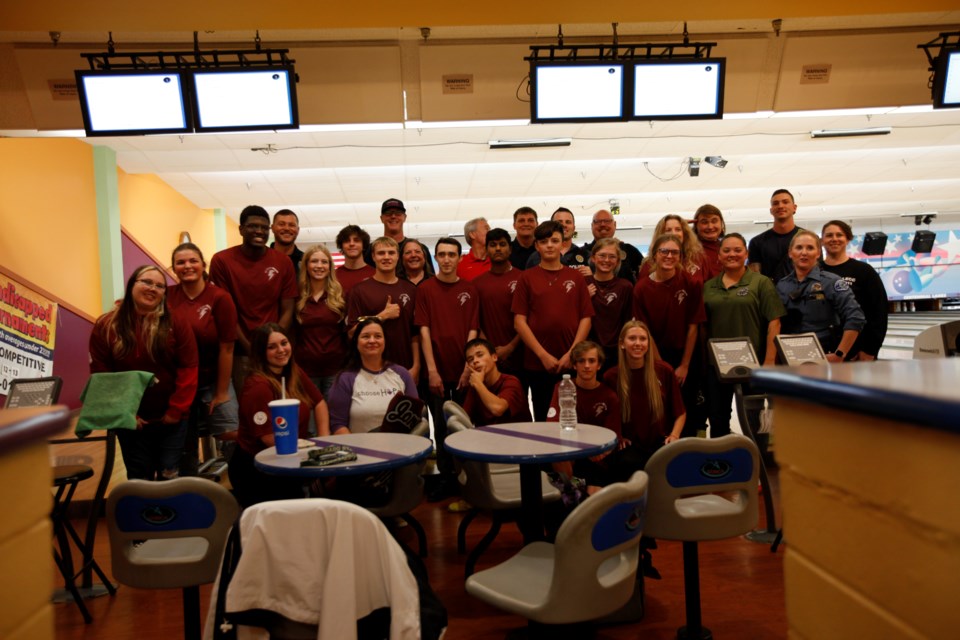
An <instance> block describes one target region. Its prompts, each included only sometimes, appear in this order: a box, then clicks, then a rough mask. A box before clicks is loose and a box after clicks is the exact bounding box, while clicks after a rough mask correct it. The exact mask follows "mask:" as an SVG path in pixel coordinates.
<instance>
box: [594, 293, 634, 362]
mask: <svg viewBox="0 0 960 640" xmlns="http://www.w3.org/2000/svg"><path fill="white" fill-rule="evenodd" d="M587 284H592V285H595V286H596V287H597V292H596V293H595V294H593V295H592V296H590V301H591V302H592V303H593V310H594V311H595V312H596V315H595V316H593V325H592V326H591V327H590V335H591V337H592V338H593V339H594V340H596V342H597V343H599V344H600V345H601V346H603V347H607V348H613V347H616V346H617V342H618V341H619V339H620V329H622V328H623V323H625V322H626V321H627V320H629V319H630V318H631V314H632V313H633V308H632V306H633V284H631V283H630V281H629V280H624V279H623V278H614V279H613V280H607V281H597V280H594V279H593V276H591V277H589V278H587Z"/></svg>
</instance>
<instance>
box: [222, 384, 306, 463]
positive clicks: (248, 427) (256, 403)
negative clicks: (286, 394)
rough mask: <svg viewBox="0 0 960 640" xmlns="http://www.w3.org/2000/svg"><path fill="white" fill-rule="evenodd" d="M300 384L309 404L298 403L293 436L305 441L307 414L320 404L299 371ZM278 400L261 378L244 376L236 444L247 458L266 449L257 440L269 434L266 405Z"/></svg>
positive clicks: (268, 416) (268, 412)
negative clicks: (295, 435) (296, 422)
mask: <svg viewBox="0 0 960 640" xmlns="http://www.w3.org/2000/svg"><path fill="white" fill-rule="evenodd" d="M300 383H301V384H302V385H303V389H304V391H306V392H307V395H308V396H309V397H310V401H311V403H312V404H311V403H306V402H301V403H300V412H299V415H298V418H299V419H298V422H299V424H298V425H297V432H298V434H299V437H301V438H306V437H307V436H308V435H309V430H310V412H311V411H313V408H314V407H316V406H317V405H318V404H319V403H320V402H322V401H323V395H322V394H321V393H320V390H319V389H317V387H316V386H314V384H313V383H312V382H310V378H309V377H307V375H306V374H305V373H304V372H303V371H300ZM279 399H280V396H279V394H277V393H276V392H275V391H274V390H273V387H272V386H271V385H270V382H269V381H268V380H267V379H266V378H265V377H264V376H263V374H255V375H251V376H248V377H247V379H246V381H245V382H244V383H243V391H242V393H240V425H239V427H238V428H237V444H238V445H239V446H240V448H241V449H243V450H244V451H246V452H247V453H249V454H250V455H256V454H258V453H260V452H261V451H263V450H264V449H266V448H267V445H265V444H263V441H262V440H261V439H260V438H262V437H263V436H265V435H268V434H271V433H273V425H272V424H271V423H270V406H269V403H270V402H272V401H274V400H279Z"/></svg>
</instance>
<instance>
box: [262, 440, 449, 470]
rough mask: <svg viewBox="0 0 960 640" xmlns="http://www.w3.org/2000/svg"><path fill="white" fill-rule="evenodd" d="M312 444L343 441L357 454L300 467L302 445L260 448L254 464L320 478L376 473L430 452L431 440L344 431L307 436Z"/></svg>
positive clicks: (421, 458) (303, 455) (302, 458)
mask: <svg viewBox="0 0 960 640" xmlns="http://www.w3.org/2000/svg"><path fill="white" fill-rule="evenodd" d="M310 441H311V442H312V443H313V444H314V445H315V446H316V447H325V446H327V445H331V444H340V445H346V446H348V447H350V448H351V449H353V451H354V452H355V453H356V454H357V459H356V460H351V461H349V462H339V463H337V464H332V465H329V466H326V467H301V466H300V463H301V462H303V461H304V460H306V459H307V455H308V453H307V452H308V451H310V449H311V448H313V447H305V448H302V449H300V450H298V451H297V453H296V454H295V455H288V456H281V455H277V450H276V449H275V448H274V447H269V448H268V449H264V450H263V451H261V452H260V453H258V454H257V455H256V458H254V464H255V465H256V467H257V468H258V469H260V470H261V471H263V472H264V473H269V474H271V475H277V476H297V477H300V478H322V477H327V476H348V475H361V474H368V473H376V472H378V471H385V470H387V469H396V468H397V467H402V466H404V465H408V464H412V463H414V462H419V461H421V460H423V459H424V458H426V457H427V456H428V455H430V451H431V450H432V449H433V443H432V442H431V441H430V440H429V439H428V438H424V437H423V436H414V435H409V434H406V433H346V434H343V435H339V436H323V437H320V438H311V439H310Z"/></svg>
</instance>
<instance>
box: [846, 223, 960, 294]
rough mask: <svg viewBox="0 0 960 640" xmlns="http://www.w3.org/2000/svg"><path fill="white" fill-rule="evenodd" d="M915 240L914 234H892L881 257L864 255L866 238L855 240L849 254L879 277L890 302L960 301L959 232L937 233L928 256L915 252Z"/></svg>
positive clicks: (858, 237) (910, 232)
mask: <svg viewBox="0 0 960 640" xmlns="http://www.w3.org/2000/svg"><path fill="white" fill-rule="evenodd" d="M913 236H914V232H913V231H908V232H904V233H891V234H890V235H889V236H888V237H887V245H886V248H885V249H884V252H883V255H882V256H868V255H865V254H864V253H863V252H862V251H861V247H862V246H863V236H862V235H859V236H854V238H853V240H851V241H850V245H849V246H848V247H847V254H848V255H849V256H850V257H851V258H856V259H857V260H863V261H864V262H867V263H869V264H870V266H872V267H873V268H875V269H876V270H877V271H878V272H879V273H880V280H882V281H883V286H884V288H885V289H886V290H887V297H888V298H889V299H890V300H891V301H893V300H923V299H931V298H957V297H960V232H958V231H956V230H952V229H951V230H941V231H937V232H936V236H935V239H934V243H933V247H932V248H931V250H930V251H929V252H927V253H915V252H914V251H913V249H912V248H911V247H912V246H913Z"/></svg>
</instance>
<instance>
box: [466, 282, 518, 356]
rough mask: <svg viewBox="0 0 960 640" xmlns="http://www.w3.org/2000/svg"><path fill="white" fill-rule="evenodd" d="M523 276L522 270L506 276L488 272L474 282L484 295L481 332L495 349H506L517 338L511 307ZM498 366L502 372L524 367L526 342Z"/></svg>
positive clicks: (479, 292) (481, 299)
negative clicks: (524, 345) (521, 275)
mask: <svg viewBox="0 0 960 640" xmlns="http://www.w3.org/2000/svg"><path fill="white" fill-rule="evenodd" d="M521 273H523V271H521V270H520V269H510V270H509V271H507V272H506V273H494V272H492V271H487V272H486V273H485V274H483V275H482V276H480V277H479V278H477V279H476V280H474V281H473V286H475V287H476V288H477V294H479V296H480V330H481V331H483V335H484V336H485V337H486V338H487V340H489V341H490V342H491V343H492V344H493V346H494V347H502V346H504V345H506V344H508V343H509V342H510V341H511V340H513V339H514V338H515V337H516V336H517V330H516V329H514V328H513V313H512V312H511V311H510V307H511V306H512V305H513V292H514V291H515V290H516V288H517V283H518V282H519V281H520V274H521ZM498 364H499V368H500V369H501V370H502V369H509V370H511V371H518V370H519V369H520V368H521V367H522V366H523V343H522V342H520V343H517V348H516V349H514V350H513V353H511V354H510V357H509V358H508V359H507V361H506V362H499V363H498Z"/></svg>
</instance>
